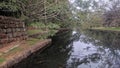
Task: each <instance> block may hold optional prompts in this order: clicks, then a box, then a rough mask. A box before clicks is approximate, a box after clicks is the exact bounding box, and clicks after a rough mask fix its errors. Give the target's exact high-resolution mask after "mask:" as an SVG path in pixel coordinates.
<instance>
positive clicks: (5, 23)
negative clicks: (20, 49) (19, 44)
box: [0, 16, 27, 44]
mask: <svg viewBox="0 0 120 68" xmlns="http://www.w3.org/2000/svg"><path fill="white" fill-rule="evenodd" d="M26 38H27V33H26V28H25V23H24V22H22V21H21V20H19V19H16V18H11V17H4V16H0V44H6V43H10V42H13V41H18V40H24V39H26Z"/></svg>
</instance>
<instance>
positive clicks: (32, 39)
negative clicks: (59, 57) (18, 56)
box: [27, 38, 40, 46]
mask: <svg viewBox="0 0 120 68" xmlns="http://www.w3.org/2000/svg"><path fill="white" fill-rule="evenodd" d="M38 41H40V39H36V38H30V39H29V40H27V43H28V44H29V45H31V46H32V45H34V44H35V43H37V42H38Z"/></svg>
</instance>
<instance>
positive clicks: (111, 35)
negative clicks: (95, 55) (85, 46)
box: [81, 31, 120, 68]
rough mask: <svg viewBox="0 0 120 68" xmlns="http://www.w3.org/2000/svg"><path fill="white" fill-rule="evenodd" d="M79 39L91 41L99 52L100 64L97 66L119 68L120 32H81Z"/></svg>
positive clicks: (86, 41) (85, 41)
mask: <svg viewBox="0 0 120 68" xmlns="http://www.w3.org/2000/svg"><path fill="white" fill-rule="evenodd" d="M83 35H85V36H81V41H82V42H84V43H92V44H93V45H95V46H96V48H97V51H98V52H99V53H100V54H101V56H102V58H101V60H102V61H101V64H100V65H99V68H119V67H120V33H119V32H105V31H86V32H83Z"/></svg>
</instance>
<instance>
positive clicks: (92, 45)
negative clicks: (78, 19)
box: [12, 31, 120, 68]
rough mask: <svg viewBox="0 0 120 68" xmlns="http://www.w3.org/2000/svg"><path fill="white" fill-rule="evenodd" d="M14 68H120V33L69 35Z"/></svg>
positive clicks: (97, 32)
mask: <svg viewBox="0 0 120 68" xmlns="http://www.w3.org/2000/svg"><path fill="white" fill-rule="evenodd" d="M12 68H120V33H118V32H105V31H81V32H79V31H68V32H64V33H59V34H57V35H56V36H54V37H53V43H52V45H51V47H49V48H47V49H46V50H44V51H43V52H42V53H40V52H39V51H38V52H37V53H35V54H33V55H31V56H30V57H29V58H28V59H25V60H23V61H22V62H20V63H19V64H16V65H15V66H13V67H12Z"/></svg>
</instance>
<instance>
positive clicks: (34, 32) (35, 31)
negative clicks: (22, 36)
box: [27, 30, 42, 35]
mask: <svg viewBox="0 0 120 68" xmlns="http://www.w3.org/2000/svg"><path fill="white" fill-rule="evenodd" d="M39 32H42V30H28V31H27V33H28V35H33V34H36V33H39Z"/></svg>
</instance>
